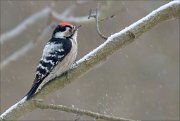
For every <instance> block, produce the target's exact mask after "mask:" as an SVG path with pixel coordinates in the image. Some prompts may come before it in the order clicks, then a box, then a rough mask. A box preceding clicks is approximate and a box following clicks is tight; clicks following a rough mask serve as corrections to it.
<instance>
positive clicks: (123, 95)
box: [0, 0, 179, 120]
mask: <svg viewBox="0 0 180 121" xmlns="http://www.w3.org/2000/svg"><path fill="white" fill-rule="evenodd" d="M51 2H52V1H1V26H0V27H1V34H2V33H4V32H7V31H9V30H11V29H12V28H14V27H16V26H17V25H18V24H19V23H21V22H22V21H23V20H25V19H26V18H27V17H29V16H31V15H32V14H34V13H36V12H38V11H40V10H42V9H43V8H45V7H46V6H48V5H49V4H51ZM99 2H100V4H104V3H105V2H103V1H99ZM77 3H78V5H77V7H76V8H75V11H74V13H72V14H73V15H74V16H84V15H88V13H89V10H90V9H95V8H96V6H97V2H96V1H94V2H92V1H87V2H84V1H80V0H78V1H56V0H55V1H54V9H55V10H56V11H57V12H59V13H61V12H62V11H64V10H65V9H66V8H67V7H69V6H71V5H73V4H77ZM165 3H168V2H165V1H148V2H147V1H112V7H111V8H110V9H109V10H108V12H107V13H106V15H105V16H111V15H113V14H115V15H116V17H115V18H113V19H110V20H105V21H103V22H101V23H100V27H101V30H102V31H103V32H104V33H105V34H106V35H111V34H113V33H116V32H118V31H120V30H122V29H124V28H125V27H127V26H129V25H130V24H132V23H133V22H135V21H137V20H139V19H140V18H142V17H144V16H145V15H147V14H148V13H150V12H151V11H152V10H154V9H156V8H158V7H159V6H161V5H163V4H165ZM47 21H48V20H43V21H40V22H39V23H37V24H35V25H33V26H31V27H29V29H27V30H26V31H24V32H23V34H21V35H19V36H17V37H15V38H14V40H11V41H8V42H6V43H5V44H3V46H1V61H3V60H5V59H6V58H7V57H9V56H10V55H11V54H12V53H13V52H14V51H17V50H18V49H19V48H20V47H23V46H24V45H26V44H27V43H28V42H29V41H30V40H32V39H34V36H36V35H37V33H38V31H39V30H41V28H43V27H44V26H45V25H46V23H47ZM51 33H52V31H49V32H48V34H47V35H46V36H45V37H44V38H43V40H42V41H41V42H38V43H37V44H36V46H35V48H34V49H33V50H31V51H29V52H28V53H27V54H26V55H25V56H22V57H20V58H19V59H17V60H15V61H13V62H11V63H10V64H9V65H8V66H6V67H4V68H3V69H1V97H0V101H1V113H2V112H4V111H5V110H6V109H7V108H9V107H10V106H11V105H13V104H15V103H16V102H17V101H18V100H20V99H21V98H22V97H23V96H24V95H25V94H26V92H27V91H28V90H29V88H30V87H31V84H32V82H33V79H34V74H35V69H36V66H37V64H38V61H39V59H40V57H41V54H42V49H43V47H44V45H45V43H46V42H47V41H48V40H49V39H50V36H51ZM103 42H104V40H103V39H101V38H100V37H99V36H98V35H97V33H96V26H95V23H94V22H92V23H88V24H82V27H81V29H80V30H79V36H78V44H79V50H78V57H77V59H80V58H81V57H83V56H84V55H85V54H87V53H88V52H89V51H91V50H92V49H94V48H96V47H98V46H99V45H100V44H101V43H103ZM45 100H46V102H48V103H55V104H62V105H65V106H74V107H77V108H81V109H88V110H91V111H95V112H99V113H102V114H108V115H114V116H118V117H124V118H131V119H141V120H179V21H178V19H172V20H169V21H166V22H163V23H161V24H159V25H158V26H155V27H154V28H153V29H151V30H150V31H148V32H146V33H145V34H143V35H142V36H141V37H140V38H138V39H137V40H136V41H135V42H133V43H131V44H130V45H128V46H126V47H125V48H123V49H121V50H119V51H118V52H116V53H115V54H113V55H112V56H110V57H109V58H108V59H107V60H106V61H105V63H103V64H101V66H98V67H96V68H94V69H93V70H91V71H90V72H89V73H87V74H86V75H84V76H83V77H81V78H79V79H77V80H76V81H75V82H73V83H71V84H69V85H68V86H66V87H65V88H64V89H62V90H59V91H57V92H55V93H53V94H51V95H49V96H47V97H46V99H45ZM76 118H80V119H81V120H87V119H88V120H92V118H89V117H86V116H77V115H75V114H71V113H66V112H59V111H52V110H40V109H38V110H35V111H33V112H31V113H28V114H26V115H24V116H23V117H22V118H21V120H75V119H76Z"/></svg>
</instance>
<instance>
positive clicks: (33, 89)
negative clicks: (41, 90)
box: [26, 81, 41, 100]
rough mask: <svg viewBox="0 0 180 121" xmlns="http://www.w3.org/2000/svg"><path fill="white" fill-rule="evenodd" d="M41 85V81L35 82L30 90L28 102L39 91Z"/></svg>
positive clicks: (27, 95) (27, 96)
mask: <svg viewBox="0 0 180 121" xmlns="http://www.w3.org/2000/svg"><path fill="white" fill-rule="evenodd" d="M40 84H41V82H39V81H34V83H33V85H32V87H31V89H30V90H29V92H28V93H27V94H26V100H29V99H31V98H32V96H33V95H34V94H35V92H36V90H37V89H38V87H39V85H40Z"/></svg>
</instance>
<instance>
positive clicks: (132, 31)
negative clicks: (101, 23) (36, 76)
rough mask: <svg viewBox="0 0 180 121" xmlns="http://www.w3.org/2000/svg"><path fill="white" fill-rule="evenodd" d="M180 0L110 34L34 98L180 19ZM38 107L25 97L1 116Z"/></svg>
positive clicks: (11, 117) (13, 117)
mask: <svg viewBox="0 0 180 121" xmlns="http://www.w3.org/2000/svg"><path fill="white" fill-rule="evenodd" d="M179 5H180V1H172V2H170V3H168V4H166V5H164V6H162V7H160V8H158V9H156V10H154V11H153V12H151V13H150V14H149V15H147V16H145V17H144V18H142V19H140V20H139V21H137V22H135V23H133V24H132V25H130V26H129V27H127V28H125V29H124V30H122V31H120V32H118V33H115V34H113V35H111V36H110V37H108V39H107V40H106V42H104V43H103V44H101V45H100V46H99V47H97V48H96V49H94V50H93V51H91V52H90V53H88V54H87V55H85V56H84V57H83V58H81V59H80V60H79V61H77V63H76V64H75V65H73V66H72V68H71V69H70V70H69V73H68V77H69V78H68V79H67V78H66V75H65V74H63V75H61V76H58V77H56V78H54V79H52V80H51V81H50V82H49V83H47V84H46V85H45V86H44V87H43V88H42V89H41V91H39V92H38V93H37V94H36V95H35V96H34V97H33V98H44V97H45V96H46V95H48V94H49V93H52V92H54V91H56V90H59V89H62V88H64V87H65V86H67V85H68V84H69V83H71V82H73V81H75V79H76V78H78V77H80V76H82V75H83V74H85V72H87V71H89V70H90V69H92V68H93V67H95V66H96V65H97V64H98V63H100V62H102V61H103V60H105V59H106V58H107V57H108V56H110V55H112V54H113V53H114V52H116V51H117V50H118V49H121V48H122V47H125V46H127V45H128V44H130V43H131V42H133V41H134V40H135V39H136V38H138V37H139V36H140V35H142V34H143V33H145V32H146V31H148V30H149V29H151V28H152V27H154V26H155V25H157V24H158V23H161V22H163V21H165V20H168V19H171V18H177V17H179V15H180V7H179ZM35 109H37V107H36V106H35V105H34V103H33V101H32V100H30V101H25V100H24V99H22V100H21V101H19V102H17V103H16V104H15V105H13V106H12V107H10V108H9V109H8V110H6V111H5V112H4V113H3V114H1V116H0V119H2V120H16V119H18V118H20V117H21V116H22V115H24V114H26V113H28V112H31V111H33V110H35Z"/></svg>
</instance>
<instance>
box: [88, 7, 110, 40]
mask: <svg viewBox="0 0 180 121" xmlns="http://www.w3.org/2000/svg"><path fill="white" fill-rule="evenodd" d="M98 13H99V12H98V9H96V12H95V14H94V13H92V9H90V10H89V16H88V19H90V18H94V19H95V21H96V30H97V33H98V35H99V36H100V37H101V38H103V39H105V40H106V39H107V37H106V36H105V35H104V34H103V33H102V32H101V31H100V28H99V21H102V20H99V19H98V17H99V15H98ZM103 20H105V19H103Z"/></svg>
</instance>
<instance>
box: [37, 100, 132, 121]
mask: <svg viewBox="0 0 180 121" xmlns="http://www.w3.org/2000/svg"><path fill="white" fill-rule="evenodd" d="M34 103H35V105H36V107H38V108H40V109H52V110H57V111H65V112H69V113H74V114H78V115H81V116H82V115H86V116H89V117H92V118H95V119H104V120H107V121H135V120H131V119H125V118H119V117H114V116H109V115H104V114H99V113H95V112H92V111H88V110H82V109H78V108H71V107H67V106H63V105H54V104H45V103H43V102H42V101H38V100H34Z"/></svg>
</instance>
